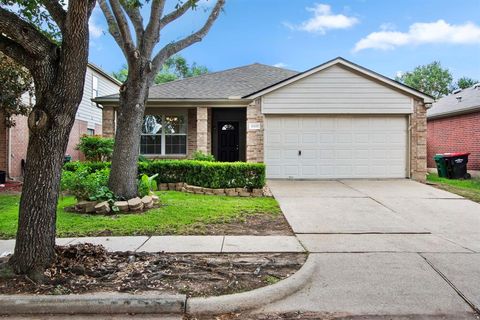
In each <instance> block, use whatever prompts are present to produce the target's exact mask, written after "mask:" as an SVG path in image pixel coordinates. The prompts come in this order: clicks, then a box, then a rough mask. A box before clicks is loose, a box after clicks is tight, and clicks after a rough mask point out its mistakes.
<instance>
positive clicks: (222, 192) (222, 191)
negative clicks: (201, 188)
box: [213, 189, 225, 196]
mask: <svg viewBox="0 0 480 320" xmlns="http://www.w3.org/2000/svg"><path fill="white" fill-rule="evenodd" d="M213 194H215V195H217V196H224V195H225V189H213Z"/></svg>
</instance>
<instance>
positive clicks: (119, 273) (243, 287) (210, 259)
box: [0, 243, 306, 296]
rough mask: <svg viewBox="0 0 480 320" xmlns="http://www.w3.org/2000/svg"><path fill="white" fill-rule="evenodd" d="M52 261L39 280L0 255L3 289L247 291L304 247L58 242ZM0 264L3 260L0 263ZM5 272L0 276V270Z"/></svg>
mask: <svg viewBox="0 0 480 320" xmlns="http://www.w3.org/2000/svg"><path fill="white" fill-rule="evenodd" d="M56 252H57V258H56V261H55V263H54V264H53V265H52V266H51V267H50V268H49V269H47V270H46V271H45V273H44V276H45V279H44V281H43V283H42V284H39V283H35V282H33V281H32V280H31V279H29V278H28V277H24V276H16V275H11V274H8V273H7V272H5V265H6V262H7V258H3V261H2V260H0V263H3V268H4V271H3V272H1V270H0V292H1V293H2V294H24V293H28V294H51V295H55V294H71V293H91V292H129V293H140V292H162V293H183V294H187V295H188V296H212V295H223V294H231V293H236V292H242V291H248V290H252V289H256V288H259V287H263V286H266V285H269V284H273V283H275V282H278V281H280V280H282V279H285V278H287V277H289V276H290V275H292V274H293V273H295V272H296V271H297V270H298V269H300V267H301V266H302V265H303V263H304V262H305V260H306V254H303V253H276V254H166V253H132V252H114V253H110V252H107V251H106V250H105V248H104V247H103V246H98V245H93V244H88V243H87V244H78V245H73V246H66V247H61V246H59V247H57V248H56ZM0 268H2V265H0ZM2 274H3V276H2Z"/></svg>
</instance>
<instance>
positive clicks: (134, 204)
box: [128, 197, 143, 211]
mask: <svg viewBox="0 0 480 320" xmlns="http://www.w3.org/2000/svg"><path fill="white" fill-rule="evenodd" d="M128 208H129V209H130V211H142V209H143V202H142V199H140V198H139V197H136V198H133V199H130V200H128Z"/></svg>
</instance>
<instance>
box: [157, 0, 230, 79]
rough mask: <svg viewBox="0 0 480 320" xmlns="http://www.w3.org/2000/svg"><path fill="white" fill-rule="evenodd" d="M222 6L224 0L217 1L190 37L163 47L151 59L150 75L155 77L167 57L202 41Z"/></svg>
mask: <svg viewBox="0 0 480 320" xmlns="http://www.w3.org/2000/svg"><path fill="white" fill-rule="evenodd" d="M224 5H225V0H217V3H216V4H215V7H214V8H213V10H212V12H211V13H210V15H209V16H208V19H207V21H206V22H205V24H204V25H203V27H202V28H200V29H199V30H198V31H197V32H195V33H192V34H191V35H189V36H187V37H185V38H183V39H181V40H178V41H175V42H172V43H169V44H167V45H166V46H165V47H163V48H162V49H161V50H160V51H159V52H158V53H157V55H156V56H155V58H154V59H153V68H152V70H153V71H154V72H152V74H153V75H155V74H156V73H157V71H158V70H159V69H160V67H161V65H162V64H163V63H164V61H165V60H166V59H168V57H170V56H172V55H173V54H175V53H177V52H179V51H181V50H183V49H185V48H186V47H188V46H190V45H192V44H194V43H196V42H199V41H202V39H203V38H204V37H205V35H206V34H207V33H208V31H210V28H211V27H212V25H213V23H214V22H215V20H217V18H218V15H219V14H220V12H221V11H222V9H223V6H224ZM173 20H174V19H173Z"/></svg>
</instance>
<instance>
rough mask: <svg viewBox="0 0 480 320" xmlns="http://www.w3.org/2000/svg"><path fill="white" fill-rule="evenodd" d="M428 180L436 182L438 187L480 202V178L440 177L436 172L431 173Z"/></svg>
mask: <svg viewBox="0 0 480 320" xmlns="http://www.w3.org/2000/svg"><path fill="white" fill-rule="evenodd" d="M427 181H428V182H430V183H434V184H435V185H436V186H437V187H439V188H441V189H443V190H446V191H450V192H452V193H456V194H458V195H461V196H462V197H465V198H467V199H470V200H473V201H476V202H479V203H480V179H478V178H475V179H469V180H454V179H446V178H439V177H438V175H437V174H436V173H430V174H429V175H428V177H427Z"/></svg>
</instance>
